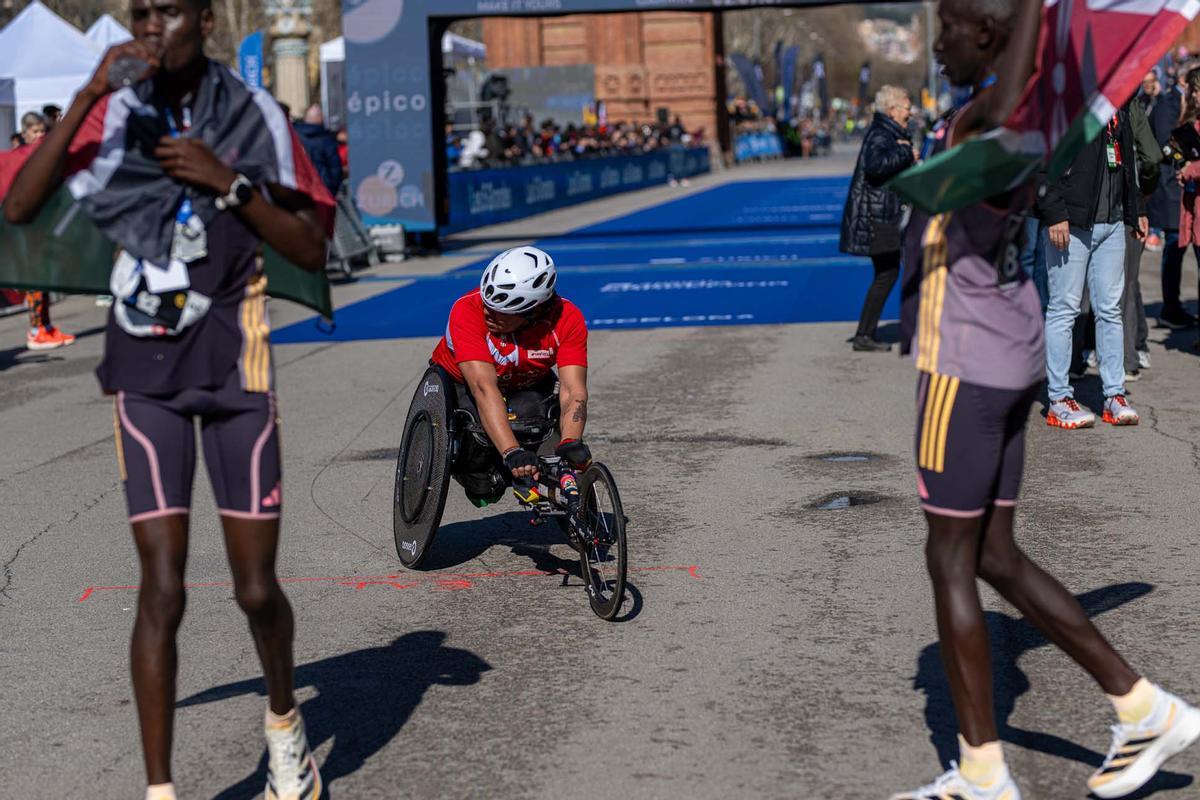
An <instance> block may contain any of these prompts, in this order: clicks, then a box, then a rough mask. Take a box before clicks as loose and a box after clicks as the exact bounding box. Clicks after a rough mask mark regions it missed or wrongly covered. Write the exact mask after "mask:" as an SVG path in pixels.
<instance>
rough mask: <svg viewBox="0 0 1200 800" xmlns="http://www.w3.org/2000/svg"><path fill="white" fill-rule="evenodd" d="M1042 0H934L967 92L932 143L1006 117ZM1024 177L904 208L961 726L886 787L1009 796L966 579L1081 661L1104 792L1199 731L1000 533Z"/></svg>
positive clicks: (1029, 291)
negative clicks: (945, 764) (928, 780)
mask: <svg viewBox="0 0 1200 800" xmlns="http://www.w3.org/2000/svg"><path fill="white" fill-rule="evenodd" d="M1041 6H1042V3H1041V0H941V3H940V6H939V11H938V14H939V16H940V19H941V32H940V34H939V36H938V39H937V42H936V44H935V51H936V53H937V55H938V58H939V60H940V61H941V62H942V64H943V65H944V67H945V71H946V74H947V76H948V77H949V78H950V80H951V81H952V82H953V83H955V84H956V85H959V86H970V87H972V88H973V89H974V93H973V95H972V98H971V100H970V101H969V102H968V103H967V104H966V105H964V106H963V107H962V108H960V109H958V110H957V112H951V115H950V117H949V119H947V120H944V121H943V123H944V124H942V127H940V128H939V129H938V132H937V133H936V134H935V136H937V147H936V150H938V151H940V150H943V149H945V148H947V147H949V146H952V145H953V144H954V143H955V142H956V141H961V140H962V139H964V138H967V137H969V136H971V135H974V134H977V133H979V132H980V131H983V130H987V129H991V128H995V127H998V126H999V125H1000V124H1002V123H1003V122H1004V121H1005V120H1006V119H1007V118H1008V116H1009V114H1010V113H1011V112H1012V111H1013V109H1014V108H1015V107H1016V105H1017V102H1018V101H1019V99H1020V96H1021V94H1022V90H1023V89H1024V87H1025V84H1026V82H1027V81H1028V79H1029V77H1030V76H1031V75H1032V73H1033V69H1034V62H1035V55H1036V47H1037V40H1038V28H1039V24H1040V15H1041ZM1032 199H1033V197H1032V189H1031V188H1030V187H1024V188H1022V189H1020V190H1017V191H1015V192H1013V193H1011V194H1007V195H1004V196H998V197H993V198H991V199H990V200H989V201H988V202H987V203H982V204H979V205H976V206H971V207H969V208H965V209H962V210H960V211H955V212H952V213H946V214H938V215H936V216H933V217H932V218H930V217H928V216H926V215H924V214H921V213H914V215H913V219H912V222H911V226H910V229H909V231H908V236H907V246H906V251H907V252H906V256H905V261H906V262H907V265H908V268H909V269H910V272H909V275H908V276H907V277H906V281H905V292H904V306H905V308H904V322H905V326H904V327H905V335H904V336H903V337H902V341H903V342H905V343H911V346H912V349H914V350H915V355H916V360H917V369H918V370H919V371H920V377H919V380H918V390H917V435H916V450H917V462H918V488H919V492H920V496H921V502H922V507H923V508H924V509H925V516H926V519H927V521H928V523H929V539H928V541H927V544H926V559H927V562H928V568H929V575H930V578H931V579H932V581H933V590H934V602H935V606H936V609H937V623H938V638H939V640H940V642H941V652H942V662H943V665H944V666H945V669H946V677H947V680H948V682H949V685H950V693H951V695H952V697H953V698H954V707H955V711H956V713H957V716H958V723H959V728H960V736H959V747H960V752H961V761H960V762H959V764H958V765H957V766H952V767H951V769H950V771H949V772H947V773H946V774H945V775H943V776H942V777H941V778H939V779H938V780H937V781H935V782H934V783H932V784H930V785H929V786H925V787H923V788H921V789H917V790H916V791H913V792H905V793H902V794H898V795H895V796H894V800H914V799H916V800H947V799H948V798H959V800H1019V798H1020V791H1019V790H1018V788H1017V785H1016V783H1015V782H1014V781H1013V779H1012V777H1011V776H1010V775H1009V772H1008V769H1007V767H1006V766H1005V763H1004V756H1003V753H1002V752H1001V748H1000V742H999V736H998V734H997V731H996V721H995V718H994V713H993V706H992V703H993V698H992V667H991V654H990V647H989V642H988V632H987V628H986V626H985V624H984V617H983V609H982V607H981V605H980V600H979V588H978V585H977V584H976V578H977V577H980V578H983V579H984V580H985V581H987V582H988V583H989V584H991V585H992V586H993V587H994V588H995V589H996V590H997V591H998V592H999V593H1000V594H1001V595H1003V596H1004V598H1005V599H1006V600H1008V601H1009V602H1010V603H1012V604H1013V605H1014V606H1016V608H1017V609H1018V610H1019V611H1020V612H1021V613H1022V614H1024V615H1025V617H1026V618H1027V619H1029V621H1030V622H1032V623H1034V624H1035V625H1036V626H1037V627H1038V629H1039V630H1041V631H1042V633H1043V634H1045V636H1046V638H1048V639H1049V640H1050V641H1052V642H1054V643H1055V644H1056V645H1058V646H1059V647H1060V648H1062V650H1063V651H1064V652H1066V653H1067V654H1068V655H1069V656H1071V658H1073V659H1074V660H1075V661H1076V662H1077V663H1078V664H1079V665H1080V666H1082V667H1083V668H1084V669H1085V670H1087V671H1088V673H1089V674H1091V676H1092V677H1093V678H1095V680H1096V682H1097V683H1098V684H1100V687H1101V688H1102V689H1103V690H1104V692H1105V693H1106V694H1107V695H1108V696H1109V699H1110V700H1111V701H1112V704H1113V706H1114V708H1115V709H1116V713H1117V717H1118V719H1119V724H1118V725H1116V726H1115V727H1114V728H1113V732H1114V736H1113V742H1112V746H1111V747H1110V748H1109V751H1108V755H1107V757H1106V758H1105V759H1104V763H1103V764H1102V765H1101V767H1100V768H1099V769H1098V770H1097V771H1096V773H1095V774H1094V775H1093V776H1092V777H1091V779H1090V780H1089V781H1088V788H1090V789H1091V790H1092V792H1094V793H1095V794H1096V795H1097V796H1099V797H1103V798H1110V797H1121V796H1124V795H1126V794H1129V793H1131V792H1133V791H1135V790H1137V789H1138V788H1140V787H1141V786H1143V785H1145V784H1146V783H1147V782H1148V781H1149V780H1150V779H1151V778H1152V777H1154V775H1155V773H1156V772H1157V771H1158V770H1159V768H1160V767H1161V766H1162V764H1163V762H1164V761H1166V760H1167V759H1168V758H1170V757H1171V756H1172V755H1174V754H1176V753H1178V752H1179V751H1181V750H1183V749H1184V748H1185V747H1187V746H1188V745H1190V744H1191V743H1192V742H1193V741H1195V739H1196V738H1197V736H1200V711H1197V710H1196V709H1194V708H1192V707H1191V706H1189V705H1188V704H1186V703H1185V702H1183V701H1182V700H1180V699H1179V698H1177V697H1175V696H1173V695H1170V694H1168V693H1167V692H1165V691H1163V690H1162V689H1160V688H1159V687H1157V686H1155V685H1154V684H1152V683H1150V682H1149V681H1148V680H1146V679H1145V678H1143V677H1141V676H1140V675H1139V674H1138V673H1137V672H1134V670H1133V669H1132V668H1131V667H1130V666H1129V665H1128V664H1127V663H1126V662H1125V661H1124V659H1122V658H1121V656H1120V655H1119V654H1118V653H1117V652H1116V651H1115V650H1113V648H1112V647H1111V646H1110V645H1109V643H1108V642H1107V641H1105V639H1104V638H1103V637H1102V636H1101V635H1100V633H1099V631H1097V630H1096V628H1095V627H1094V626H1093V625H1092V623H1091V621H1090V620H1089V619H1088V617H1087V615H1086V614H1085V613H1084V612H1083V609H1082V608H1081V607H1080V605H1079V603H1078V602H1077V601H1076V600H1075V598H1074V597H1073V596H1072V595H1071V594H1070V592H1068V591H1067V590H1066V589H1064V588H1063V587H1062V585H1061V584H1059V582H1058V581H1057V580H1055V579H1054V578H1053V577H1051V576H1050V575H1048V574H1046V573H1045V572H1044V571H1042V569H1041V568H1040V567H1038V565H1037V564H1035V563H1033V561H1031V560H1030V559H1029V558H1028V557H1027V556H1026V555H1025V554H1024V553H1023V552H1021V550H1020V548H1018V547H1017V544H1016V542H1015V541H1014V540H1013V517H1014V507H1015V504H1016V499H1017V491H1018V488H1019V485H1020V480H1021V472H1022V468H1023V461H1024V454H1025V426H1026V422H1027V420H1028V416H1029V410H1030V407H1031V405H1032V403H1033V401H1034V399H1035V398H1036V397H1037V396H1038V394H1039V393H1040V391H1041V381H1042V379H1043V378H1044V376H1045V360H1044V359H1045V355H1044V346H1043V339H1042V315H1041V308H1040V304H1039V301H1038V295H1037V292H1036V290H1035V289H1034V286H1033V283H1032V281H1031V280H1030V279H1029V278H1028V277H1027V276H1026V275H1025V274H1024V271H1023V270H1021V269H1020V268H1019V267H1018V268H1017V269H1016V270H1011V271H1010V270H1008V269H1006V268H1005V266H1006V262H1008V261H1009V253H1008V252H1007V251H1008V249H1009V245H1010V244H1011V242H1010V241H1008V239H1007V237H1008V235H1009V231H1013V230H1019V229H1020V225H1019V224H1016V225H1014V224H1013V221H1014V220H1013V218H1014V217H1016V221H1017V222H1019V219H1020V216H1021V215H1023V213H1024V211H1025V210H1026V209H1027V208H1028V207H1029V205H1030V203H1031V202H1032Z"/></svg>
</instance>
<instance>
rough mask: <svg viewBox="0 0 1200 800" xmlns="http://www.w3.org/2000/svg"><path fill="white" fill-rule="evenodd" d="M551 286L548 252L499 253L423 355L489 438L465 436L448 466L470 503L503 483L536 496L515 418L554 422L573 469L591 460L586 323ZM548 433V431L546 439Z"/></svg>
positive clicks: (529, 456) (554, 278) (495, 492)
mask: <svg viewBox="0 0 1200 800" xmlns="http://www.w3.org/2000/svg"><path fill="white" fill-rule="evenodd" d="M557 282H558V272H557V270H556V269H555V266H554V261H553V260H552V259H551V258H550V256H549V255H548V254H547V253H545V252H543V251H541V250H539V249H537V248H536V247H515V248H513V249H511V250H506V251H504V252H503V253H501V254H500V255H498V256H496V258H494V259H493V260H492V262H491V263H490V264H488V266H487V269H485V270H484V271H483V276H482V278H481V279H480V282H479V288H478V289H475V290H473V291H471V292H470V293H468V294H466V295H464V296H463V297H460V298H459V299H458V300H457V301H455V303H454V306H453V307H452V308H451V309H450V320H449V322H448V323H447V324H446V335H445V336H444V337H442V340H441V341H440V342H438V345H437V348H436V349H435V350H434V351H433V357H432V358H431V359H430V363H431V364H433V365H435V366H437V367H440V368H441V369H442V370H443V371H444V372H445V373H446V374H447V375H448V376H449V377H450V379H451V380H453V381H454V387H455V391H456V395H457V396H456V398H455V399H456V401H457V403H458V407H459V408H461V409H463V410H465V411H468V412H469V413H470V414H471V416H473V417H474V418H475V419H476V420H478V421H479V423H480V424H481V425H483V428H484V430H485V431H487V435H488V441H486V442H484V441H476V440H475V439H474V438H473V437H470V436H468V437H466V439H465V444H464V448H463V452H462V453H460V454H459V457H458V459H457V461H456V465H455V478H456V479H457V480H458V481H459V483H461V484H462V485H463V488H464V489H465V490H466V493H467V499H468V500H470V501H471V502H472V503H474V504H475V505H477V506H486V505H487V504H488V503H494V502H496V501H497V500H499V499H500V498H501V497H502V496H503V494H504V488H505V486H506V485H508V484H509V483H513V491H514V492H515V493H516V494H517V497H518V498H520V499H522V500H531V499H533V498H532V497H531V496H530V494H529V493H530V492H531V491H533V492H534V493H535V495H534V496H536V490H535V489H533V488H531V487H532V483H533V481H534V480H536V479H537V468H538V458H537V453H536V450H537V446H538V445H540V444H541V442H540V441H525V442H521V441H518V440H517V436H516V435H515V434H514V433H513V429H512V425H511V422H513V421H516V420H533V421H548V422H551V423H553V422H557V423H558V424H559V426H560V430H561V433H562V437H561V440H560V442H559V444H558V447H557V448H556V449H555V451H554V452H555V455H557V456H559V457H560V458H562V459H564V460H565V461H567V462H568V463H569V464H572V465H573V466H576V467H579V468H586V467H587V465H588V464H589V463H591V460H592V455H591V451H589V450H588V447H587V445H585V444H584V443H583V441H582V439H583V429H584V426H585V425H586V424H587V323H586V322H585V321H584V318H583V314H582V313H581V312H580V311H579V309H578V308H577V307H576V306H575V304H574V303H572V302H571V301H569V300H567V299H565V298H563V297H560V296H559V295H558V293H557V292H556V291H555V286H556V285H557ZM555 367H557V368H558V375H557V384H558V388H557V391H556V386H555V384H556V376H555V373H554V368H555ZM560 409H561V412H560ZM552 432H553V427H552V426H551V425H547V428H546V435H547V436H548V435H549V434H550V433H552ZM527 448H528V449H527ZM505 473H507V474H505Z"/></svg>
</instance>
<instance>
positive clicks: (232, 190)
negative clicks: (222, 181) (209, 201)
mask: <svg viewBox="0 0 1200 800" xmlns="http://www.w3.org/2000/svg"><path fill="white" fill-rule="evenodd" d="M252 197H254V184H252V183H251V182H250V179H249V178H247V177H246V176H245V175H242V174H241V173H238V175H237V177H236V178H234V179H233V183H232V184H230V186H229V192H228V193H227V194H225V195H224V196H223V197H218V198H217V199H216V201H215V203H216V206H217V210H219V211H225V210H227V209H231V208H237V207H238V206H244V205H245V204H246V203H249V202H250V198H252Z"/></svg>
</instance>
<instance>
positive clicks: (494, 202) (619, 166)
mask: <svg viewBox="0 0 1200 800" xmlns="http://www.w3.org/2000/svg"><path fill="white" fill-rule="evenodd" d="M708 170H709V160H708V148H705V147H695V148H683V147H680V148H675V149H671V150H666V151H663V152H657V153H644V154H641V155H636V156H613V157H611V158H596V159H586V160H582V161H571V162H563V163H558V164H543V165H540V166H535V167H506V168H501V169H485V170H470V171H464V172H452V173H450V221H449V224H447V225H445V226H443V227H442V228H441V230H442V232H443V233H454V232H455V231H464V230H469V229H471V228H481V227H483V226H484V225H494V224H496V223H498V222H507V221H509V220H514V219H521V218H522V217H529V216H533V215H534V214H541V213H542V212H544V211H552V210H554V209H556V208H563V207H564V206H569V205H574V204H575V203H583V202H586V201H588V200H595V199H596V198H599V197H605V196H607V195H612V194H618V193H620V192H628V191H631V190H633V189H643V188H646V187H648V186H656V185H659V184H663V183H666V182H667V180H668V178H669V177H670V176H674V177H676V178H686V177H689V176H691V175H697V174H700V173H702V172H708Z"/></svg>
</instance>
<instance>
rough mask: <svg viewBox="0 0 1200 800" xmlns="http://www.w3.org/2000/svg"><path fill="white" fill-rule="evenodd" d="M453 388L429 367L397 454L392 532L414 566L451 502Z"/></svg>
mask: <svg viewBox="0 0 1200 800" xmlns="http://www.w3.org/2000/svg"><path fill="white" fill-rule="evenodd" d="M452 390H453V387H452V386H449V385H448V384H447V383H446V381H445V380H444V379H443V377H442V375H441V373H440V372H438V370H436V369H434V368H432V367H431V368H430V369H429V370H428V371H427V372H426V373H425V375H424V376H423V377H422V378H421V382H420V383H419V384H418V385H417V391H416V393H415V394H414V395H413V400H412V404H411V405H410V406H409V409H408V416H407V418H406V419H405V422H404V433H403V435H402V436H401V439H400V452H399V454H398V455H397V456H396V486H395V492H394V494H393V504H392V533H393V535H394V537H395V540H396V555H398V556H399V557H400V561H401V562H402V563H403V564H404V566H406V567H410V568H414V569H415V568H417V567H419V566H420V565H421V562H422V561H424V560H425V557H426V555H428V553H429V548H430V546H431V545H432V544H433V539H434V536H435V535H436V534H437V529H438V526H439V525H440V524H441V522H442V511H443V510H444V509H445V507H446V491H447V489H449V488H450V431H449V429H448V425H449V421H450V398H449V395H448V394H447V393H448V392H449V391H452Z"/></svg>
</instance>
